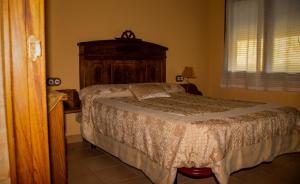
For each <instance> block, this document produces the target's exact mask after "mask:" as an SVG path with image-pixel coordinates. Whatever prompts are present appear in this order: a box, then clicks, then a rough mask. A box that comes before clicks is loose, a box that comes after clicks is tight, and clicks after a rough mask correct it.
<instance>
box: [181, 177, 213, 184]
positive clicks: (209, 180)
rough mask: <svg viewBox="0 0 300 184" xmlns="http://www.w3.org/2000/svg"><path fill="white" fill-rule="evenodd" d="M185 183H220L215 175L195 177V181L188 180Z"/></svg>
mask: <svg viewBox="0 0 300 184" xmlns="http://www.w3.org/2000/svg"><path fill="white" fill-rule="evenodd" d="M178 184H181V183H178ZM183 184H218V182H217V181H216V180H215V178H214V177H207V178H199V179H193V181H188V182H185V183H183Z"/></svg>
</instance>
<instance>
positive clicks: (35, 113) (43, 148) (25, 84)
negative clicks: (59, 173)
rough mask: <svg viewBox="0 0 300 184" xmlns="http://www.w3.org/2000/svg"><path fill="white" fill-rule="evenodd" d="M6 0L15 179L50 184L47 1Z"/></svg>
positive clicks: (5, 58)
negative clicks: (45, 23)
mask: <svg viewBox="0 0 300 184" xmlns="http://www.w3.org/2000/svg"><path fill="white" fill-rule="evenodd" d="M0 1H1V3H2V6H0V7H1V10H0V14H1V16H0V17H1V20H0V24H1V26H0V28H1V33H2V34H1V35H0V36H1V39H0V40H1V53H2V54H1V62H3V63H4V69H3V70H4V83H5V86H4V90H5V104H6V106H5V107H6V114H7V117H6V122H7V129H8V142H9V156H10V170H11V181H12V183H18V184H23V183H24V184H31V183H37V184H40V183H42V184H50V183H51V182H50V166H49V146H48V127H47V112H46V110H47V109H46V86H45V42H44V0H0ZM39 49H40V50H39ZM39 51H41V52H40V54H39ZM34 55H35V56H36V57H34Z"/></svg>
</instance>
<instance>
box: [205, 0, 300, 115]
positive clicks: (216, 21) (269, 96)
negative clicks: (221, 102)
mask: <svg viewBox="0 0 300 184" xmlns="http://www.w3.org/2000/svg"><path fill="white" fill-rule="evenodd" d="M209 2H210V4H209V34H210V35H209V51H208V53H209V57H208V68H207V69H206V70H205V73H204V75H205V76H207V77H208V81H207V82H208V83H207V85H206V87H207V88H206V89H205V91H206V92H207V95H208V96H212V97H221V98H229V99H241V100H251V101H263V102H272V103H279V104H284V105H290V106H294V107H297V108H298V109H299V110H300V92H280V91H272V92H271V91H256V90H246V89H239V88H221V87H220V82H221V81H220V80H221V75H222V70H223V57H224V20H225V17H224V16H225V3H224V2H225V0H214V1H209Z"/></svg>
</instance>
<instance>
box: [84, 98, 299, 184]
mask: <svg viewBox="0 0 300 184" xmlns="http://www.w3.org/2000/svg"><path fill="white" fill-rule="evenodd" d="M82 104H83V108H82V123H81V133H82V136H83V137H84V138H85V139H86V140H88V141H89V142H91V143H93V144H95V145H97V146H99V147H101V148H103V149H104V150H106V151H107V152H109V153H111V154H113V155H115V156H117V157H119V158H120V159H121V160H123V161H124V162H126V163H128V164H130V165H132V166H134V167H136V168H138V169H141V170H142V171H143V172H144V173H145V174H146V175H147V176H148V177H149V178H150V179H151V180H152V181H153V182H154V183H158V184H171V183H173V182H174V179H175V177H176V170H177V168H181V167H198V168H201V167H210V168H211V169H212V171H213V173H214V174H215V176H216V178H217V180H218V181H219V182H220V183H221V184H226V183H228V179H229V176H230V173H232V172H234V171H237V170H239V169H241V168H247V167H252V166H255V165H257V164H259V163H261V162H264V161H272V160H273V159H274V158H275V157H276V156H278V155H281V154H284V153H291V152H299V151H300V112H299V111H298V110H297V109H295V108H292V107H285V106H280V105H276V104H268V103H257V102H246V101H236V100H223V99H214V98H209V97H204V96H197V95H191V94H187V93H184V92H177V93H171V97H168V98H151V99H146V100H142V101H138V100H137V99H136V98H134V97H133V96H124V97H111V98H102V97H99V96H97V95H96V96H93V95H88V96H87V97H86V98H84V99H83V101H82Z"/></svg>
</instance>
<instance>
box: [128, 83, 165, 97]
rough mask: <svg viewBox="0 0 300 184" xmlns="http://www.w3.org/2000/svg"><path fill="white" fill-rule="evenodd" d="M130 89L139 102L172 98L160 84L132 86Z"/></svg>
mask: <svg viewBox="0 0 300 184" xmlns="http://www.w3.org/2000/svg"><path fill="white" fill-rule="evenodd" d="M129 89H130V91H131V92H132V93H133V94H134V96H135V97H136V98H137V99H138V100H144V99H149V98H159V97H170V94H169V93H168V92H167V91H166V90H165V89H164V87H163V85H161V84H160V83H142V84H131V85H129Z"/></svg>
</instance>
